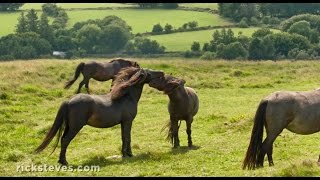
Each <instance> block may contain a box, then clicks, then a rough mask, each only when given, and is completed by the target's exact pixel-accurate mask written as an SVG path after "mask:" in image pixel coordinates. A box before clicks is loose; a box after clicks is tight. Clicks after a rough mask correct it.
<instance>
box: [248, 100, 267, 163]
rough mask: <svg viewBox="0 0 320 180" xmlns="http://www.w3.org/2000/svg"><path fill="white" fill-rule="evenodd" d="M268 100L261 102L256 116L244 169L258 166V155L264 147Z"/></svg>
mask: <svg viewBox="0 0 320 180" xmlns="http://www.w3.org/2000/svg"><path fill="white" fill-rule="evenodd" d="M267 105H268V101H267V100H263V101H261V102H260V104H259V106H258V109H257V112H256V115H255V117H254V125H253V128H252V133H251V139H250V144H249V147H248V150H247V153H246V156H245V159H244V161H243V165H242V169H246V167H247V168H248V169H255V168H256V166H257V161H258V155H259V152H260V150H261V147H262V137H263V127H264V123H265V119H266V109H267Z"/></svg>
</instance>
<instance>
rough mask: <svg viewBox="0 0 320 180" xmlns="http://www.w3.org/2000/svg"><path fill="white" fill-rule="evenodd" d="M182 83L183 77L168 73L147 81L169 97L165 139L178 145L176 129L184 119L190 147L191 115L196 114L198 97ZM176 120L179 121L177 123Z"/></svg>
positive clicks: (174, 145)
mask: <svg viewBox="0 0 320 180" xmlns="http://www.w3.org/2000/svg"><path fill="white" fill-rule="evenodd" d="M184 84H185V81H184V80H183V79H178V78H174V77H172V76H170V75H165V76H164V78H158V79H153V80H151V81H150V83H149V86H151V87H153V88H156V89H158V90H160V91H164V93H165V94H167V95H168V97H169V100H170V101H169V104H168V111H169V114H170V121H169V123H168V124H167V127H168V128H169V131H168V136H167V139H168V140H169V141H170V142H171V144H173V147H174V148H176V147H178V146H180V141H179V136H178V131H179V127H180V124H181V120H185V121H186V125H187V130H186V132H187V134H188V146H189V147H192V139H191V124H192V121H193V116H195V115H196V114H197V112H198V109H199V99H198V96H197V94H196V92H195V91H194V90H193V89H192V88H190V87H184ZM178 121H180V124H179V125H178Z"/></svg>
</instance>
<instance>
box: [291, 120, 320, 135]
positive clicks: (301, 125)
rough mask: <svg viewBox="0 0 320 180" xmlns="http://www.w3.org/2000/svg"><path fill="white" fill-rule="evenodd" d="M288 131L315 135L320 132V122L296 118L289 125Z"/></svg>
mask: <svg viewBox="0 0 320 180" xmlns="http://www.w3.org/2000/svg"><path fill="white" fill-rule="evenodd" d="M286 129H288V130H289V131H291V132H294V133H297V134H303V135H308V134H313V133H316V132H318V131H320V120H319V121H316V120H307V119H299V118H295V119H294V120H293V121H291V122H290V123H289V124H288V126H287V128H286Z"/></svg>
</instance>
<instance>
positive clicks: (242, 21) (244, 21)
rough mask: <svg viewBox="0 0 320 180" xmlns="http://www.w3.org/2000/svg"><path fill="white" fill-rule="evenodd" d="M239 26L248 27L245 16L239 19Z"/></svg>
mask: <svg viewBox="0 0 320 180" xmlns="http://www.w3.org/2000/svg"><path fill="white" fill-rule="evenodd" d="M239 27H241V28H247V27H249V25H248V19H247V18H245V17H244V18H242V19H241V21H240V22H239Z"/></svg>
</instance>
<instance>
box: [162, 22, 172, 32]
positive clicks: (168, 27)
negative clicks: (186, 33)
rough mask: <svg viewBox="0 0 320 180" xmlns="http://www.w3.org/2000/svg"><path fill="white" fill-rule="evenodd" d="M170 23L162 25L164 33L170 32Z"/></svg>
mask: <svg viewBox="0 0 320 180" xmlns="http://www.w3.org/2000/svg"><path fill="white" fill-rule="evenodd" d="M172 28H173V27H172V25H170V24H168V23H167V24H166V25H165V26H164V31H165V32H166V33H170V32H172Z"/></svg>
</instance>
